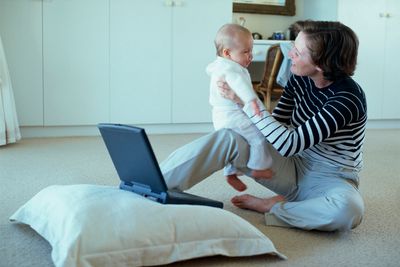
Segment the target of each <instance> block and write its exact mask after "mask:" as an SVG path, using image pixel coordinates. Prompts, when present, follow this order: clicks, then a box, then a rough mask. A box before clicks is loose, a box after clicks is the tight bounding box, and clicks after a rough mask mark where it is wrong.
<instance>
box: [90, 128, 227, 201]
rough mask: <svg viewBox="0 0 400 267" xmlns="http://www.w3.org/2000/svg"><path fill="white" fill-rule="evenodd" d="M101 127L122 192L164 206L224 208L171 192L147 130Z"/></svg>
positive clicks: (181, 193) (177, 192) (180, 193)
mask: <svg viewBox="0 0 400 267" xmlns="http://www.w3.org/2000/svg"><path fill="white" fill-rule="evenodd" d="M97 127H98V128H99V131H100V133H101V136H102V138H103V141H104V143H105V145H106V147H107V150H108V153H109V154H110V157H111V160H112V162H113V163H114V166H115V169H116V170H117V173H118V176H119V178H120V180H121V182H120V186H119V187H120V188H121V189H123V190H127V191H130V192H133V193H136V194H139V195H141V196H144V197H146V198H148V199H150V200H153V201H157V202H159V203H162V204H191V205H205V206H211V207H217V208H222V207H223V203H222V202H219V201H216V200H212V199H208V198H204V197H200V196H196V195H192V194H189V193H186V192H183V191H179V190H175V189H173V190H171V189H168V188H167V184H166V182H165V180H164V177H163V175H162V173H161V169H160V167H159V165H158V163H157V159H156V157H155V155H154V152H153V149H152V147H151V145H150V141H149V139H148V138H147V134H146V132H145V130H144V129H142V128H139V127H135V126H130V125H123V124H110V123H100V124H98V125H97Z"/></svg>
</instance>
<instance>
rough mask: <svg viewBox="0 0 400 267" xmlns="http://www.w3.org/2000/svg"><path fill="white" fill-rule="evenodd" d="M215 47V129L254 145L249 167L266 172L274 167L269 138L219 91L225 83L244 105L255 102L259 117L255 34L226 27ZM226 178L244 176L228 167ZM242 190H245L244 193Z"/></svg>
mask: <svg viewBox="0 0 400 267" xmlns="http://www.w3.org/2000/svg"><path fill="white" fill-rule="evenodd" d="M215 46H216V48H217V55H218V56H217V59H216V60H215V61H214V62H212V63H210V64H209V65H208V66H207V69H206V72H207V74H208V75H210V76H211V83H210V104H211V106H212V119H213V124H214V128H215V130H219V129H221V128H230V129H232V130H234V131H235V132H237V133H239V134H240V135H242V136H243V137H244V138H245V139H246V140H247V142H248V143H249V145H250V156H249V161H248V163H247V167H249V168H250V169H252V170H265V169H268V168H269V167H271V165H272V159H271V156H270V154H269V152H268V150H267V146H266V140H265V137H264V136H263V135H262V134H261V132H260V131H259V130H258V129H257V127H256V126H255V125H254V124H253V123H252V122H251V121H250V119H249V117H248V116H247V115H246V114H245V113H244V112H243V110H242V106H241V105H240V104H237V103H234V102H233V101H231V100H230V99H226V98H224V97H223V96H222V95H221V93H220V91H219V88H218V85H217V82H218V81H225V82H226V83H227V84H228V85H229V87H230V88H231V89H232V90H233V91H234V92H235V94H236V95H237V96H238V97H239V98H240V99H241V100H242V101H243V103H248V102H253V103H252V106H253V107H254V109H255V110H254V111H255V114H259V112H260V110H261V109H265V108H264V107H263V106H262V105H259V104H258V103H260V102H259V101H257V95H256V93H255V92H254V90H253V86H252V83H251V78H250V74H249V72H248V70H247V67H248V65H249V64H250V63H251V60H252V49H253V38H252V35H251V32H250V31H249V30H247V29H246V28H244V27H242V26H240V25H237V24H226V25H224V26H222V28H221V29H220V30H219V31H218V33H217V36H216V39H215ZM224 175H225V176H230V175H240V173H238V172H237V170H236V169H235V168H234V167H233V166H231V165H228V166H226V167H225V169H224ZM240 191H241V190H240Z"/></svg>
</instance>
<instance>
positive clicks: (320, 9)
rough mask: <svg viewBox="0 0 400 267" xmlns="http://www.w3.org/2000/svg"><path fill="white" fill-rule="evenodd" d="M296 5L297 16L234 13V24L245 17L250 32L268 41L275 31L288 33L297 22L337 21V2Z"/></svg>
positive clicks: (309, 1) (310, 0) (325, 0)
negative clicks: (309, 20) (305, 20)
mask: <svg viewBox="0 0 400 267" xmlns="http://www.w3.org/2000/svg"><path fill="white" fill-rule="evenodd" d="M295 3H296V15H295V16H276V15H263V14H247V13H233V16H232V22H235V23H238V22H239V18H240V17H244V18H245V20H246V23H245V26H246V27H247V28H248V29H250V31H252V32H258V33H261V35H262V36H263V39H268V37H270V36H271V35H272V33H273V32H274V31H283V32H286V30H287V29H288V27H289V26H290V24H292V23H293V22H295V21H297V20H303V19H313V20H337V0H295Z"/></svg>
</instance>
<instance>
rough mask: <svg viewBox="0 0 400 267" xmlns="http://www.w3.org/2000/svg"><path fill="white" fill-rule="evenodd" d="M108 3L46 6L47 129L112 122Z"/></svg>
mask: <svg viewBox="0 0 400 267" xmlns="http://www.w3.org/2000/svg"><path fill="white" fill-rule="evenodd" d="M108 15H109V1H108V0H57V1H43V52H44V55H43V58H44V62H43V63H44V64H43V70H44V73H43V77H44V106H45V109H44V124H45V125H93V124H97V123H98V122H103V121H107V120H108V118H109V101H108V98H109V56H108V53H109V49H108V47H109V34H108V27H109V26H108V22H109V20H108Z"/></svg>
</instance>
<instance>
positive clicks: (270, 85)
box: [254, 44, 283, 112]
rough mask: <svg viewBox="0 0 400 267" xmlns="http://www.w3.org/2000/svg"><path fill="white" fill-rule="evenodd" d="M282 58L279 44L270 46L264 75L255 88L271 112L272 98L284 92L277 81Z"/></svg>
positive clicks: (278, 96) (276, 97) (277, 97)
mask: <svg viewBox="0 0 400 267" xmlns="http://www.w3.org/2000/svg"><path fill="white" fill-rule="evenodd" d="M282 60H283V56H282V51H281V49H280V47H279V44H276V45H272V46H270V47H269V48H268V51H267V56H266V58H265V65H264V73H263V77H262V78H261V81H260V83H259V84H258V85H256V86H255V88H254V89H255V91H256V93H258V94H259V95H261V96H262V97H263V98H264V100H263V101H264V105H265V107H266V108H267V110H268V111H269V112H271V111H272V106H271V101H272V99H279V98H280V96H281V95H282V92H283V87H282V86H280V85H279V84H277V83H276V76H277V75H278V72H279V68H280V66H281V64H282Z"/></svg>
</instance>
